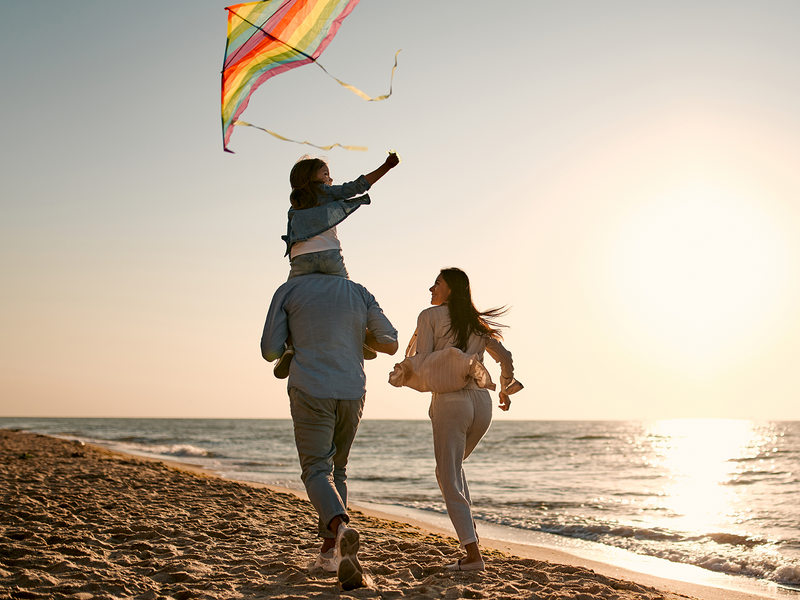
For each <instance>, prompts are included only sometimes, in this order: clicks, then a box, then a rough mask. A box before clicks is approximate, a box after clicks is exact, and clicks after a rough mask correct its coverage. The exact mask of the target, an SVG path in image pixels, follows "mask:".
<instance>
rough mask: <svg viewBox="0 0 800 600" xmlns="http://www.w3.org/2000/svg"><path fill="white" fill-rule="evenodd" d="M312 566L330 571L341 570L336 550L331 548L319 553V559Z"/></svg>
mask: <svg viewBox="0 0 800 600" xmlns="http://www.w3.org/2000/svg"><path fill="white" fill-rule="evenodd" d="M312 568H314V569H322V570H323V571H328V573H336V572H337V571H338V570H339V559H338V558H337V557H336V550H334V549H333V548H331V549H330V550H328V551H327V552H320V553H319V554H317V560H316V561H315V562H314V566H313V567H312Z"/></svg>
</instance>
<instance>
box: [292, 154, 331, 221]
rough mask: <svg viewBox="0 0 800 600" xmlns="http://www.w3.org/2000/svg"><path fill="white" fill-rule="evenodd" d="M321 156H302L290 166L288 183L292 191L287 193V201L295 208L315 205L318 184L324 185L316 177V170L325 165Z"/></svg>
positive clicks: (299, 208)
mask: <svg viewBox="0 0 800 600" xmlns="http://www.w3.org/2000/svg"><path fill="white" fill-rule="evenodd" d="M327 164H328V163H326V162H325V161H324V160H322V159H321V158H310V157H308V156H304V157H302V158H301V159H300V160H298V161H297V162H296V163H294V166H293V167H292V171H291V173H289V183H290V184H291V185H292V193H291V194H289V202H291V203H292V208H293V209H295V210H303V209H305V208H313V207H314V206H316V205H317V196H318V195H319V191H320V189H319V188H320V186H321V185H325V184H324V183H323V182H322V181H320V180H319V179H317V171H319V170H320V169H321V168H322V167H324V166H326V165H327Z"/></svg>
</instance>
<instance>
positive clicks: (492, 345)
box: [486, 338, 523, 410]
mask: <svg viewBox="0 0 800 600" xmlns="http://www.w3.org/2000/svg"><path fill="white" fill-rule="evenodd" d="M486 352H488V353H489V356H491V357H492V358H493V359H494V360H495V362H497V363H498V364H499V365H500V408H502V409H503V410H508V405H509V404H511V400H510V399H509V398H508V396H509V395H510V394H515V393H516V392H518V391H520V390H521V389H522V388H523V385H522V384H521V383H520V382H519V381H517V380H516V379H514V361H513V359H512V358H511V352H509V351H508V350H506V347H505V346H503V344H501V343H500V342H499V341H497V340H496V339H494V338H489V339H488V340H487V341H486ZM504 405H505V408H503V406H504Z"/></svg>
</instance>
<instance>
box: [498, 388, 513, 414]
mask: <svg viewBox="0 0 800 600" xmlns="http://www.w3.org/2000/svg"><path fill="white" fill-rule="evenodd" d="M498 407H499V408H500V410H508V409H509V408H511V398H510V397H509V396H508V394H506V393H505V392H500V404H498Z"/></svg>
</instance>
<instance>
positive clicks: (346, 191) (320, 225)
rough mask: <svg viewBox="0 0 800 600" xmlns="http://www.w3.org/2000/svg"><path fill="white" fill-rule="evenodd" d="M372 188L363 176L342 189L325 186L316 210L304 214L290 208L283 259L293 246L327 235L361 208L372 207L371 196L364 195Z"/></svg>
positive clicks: (312, 209) (304, 211) (306, 211)
mask: <svg viewBox="0 0 800 600" xmlns="http://www.w3.org/2000/svg"><path fill="white" fill-rule="evenodd" d="M370 187H371V186H370V184H369V182H368V181H367V178H366V177H364V176H363V175H361V176H360V177H359V178H358V179H356V180H355V181H348V182H347V183H343V184H342V185H322V186H320V191H321V193H320V195H319V196H317V203H318V204H317V206H314V207H313V208H305V209H303V210H295V209H293V208H290V209H289V223H288V224H287V226H286V235H282V236H281V239H282V240H283V241H284V242H286V254H285V255H284V256H288V254H289V250H291V248H292V245H293V244H295V243H297V242H304V241H306V240H308V239H311V238H312V237H314V236H315V235H319V234H321V233H324V232H325V231H328V229H330V228H331V227H336V225H338V224H339V223H341V222H342V221H344V220H345V219H346V218H347V217H348V216H349V215H350V213H352V212H353V211H355V210H356V209H357V208H358V207H359V206H361V205H362V204H369V203H370V198H369V195H368V194H365V193H364V192H366V191H367V190H368V189H369V188H370ZM359 194H363V195H360V196H359ZM355 196H358V197H355Z"/></svg>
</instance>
